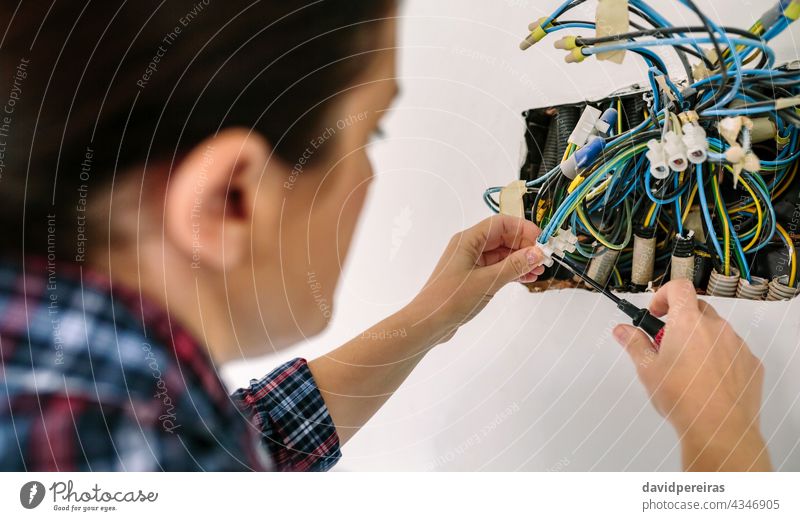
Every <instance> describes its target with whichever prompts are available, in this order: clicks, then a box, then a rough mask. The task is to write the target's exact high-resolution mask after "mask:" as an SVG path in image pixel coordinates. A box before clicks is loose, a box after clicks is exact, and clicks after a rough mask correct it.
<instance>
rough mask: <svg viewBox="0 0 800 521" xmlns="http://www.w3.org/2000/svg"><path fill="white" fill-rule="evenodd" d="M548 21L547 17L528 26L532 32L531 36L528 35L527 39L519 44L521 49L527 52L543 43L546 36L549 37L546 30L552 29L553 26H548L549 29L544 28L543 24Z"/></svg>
mask: <svg viewBox="0 0 800 521" xmlns="http://www.w3.org/2000/svg"><path fill="white" fill-rule="evenodd" d="M545 21H547V18H546V17H543V18H539V19H538V20H537V21H535V22H533V23H532V24H530V25H529V26H528V29H529V30H530V31H531V34H529V35H528V37H527V38H525V39H524V40H522V42H520V44H519V48H520V49H522V50H523V51H527V50H528V49H530V48H531V47H533V46H534V45H536V44H537V43H539V42H541V41H542V40H543V39H544V37H545V36H547V31H546V29H547V28H549V27H552V24H548V25H547V27H542V23H544V22H545Z"/></svg>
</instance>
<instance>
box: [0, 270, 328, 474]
mask: <svg viewBox="0 0 800 521" xmlns="http://www.w3.org/2000/svg"><path fill="white" fill-rule="evenodd" d="M112 295H113V296H112ZM0 361H2V373H0V470H2V471H21V470H29V471H76V470H79V471H80V470H92V471H114V470H124V471H151V470H169V471H192V470H206V471H226V470H274V469H277V470H289V471H305V470H309V471H314V470H327V469H329V468H331V467H332V466H333V465H334V464H335V463H336V462H337V461H338V459H339V458H340V457H341V453H340V451H339V438H338V437H337V435H336V430H335V428H334V426H333V422H332V421H331V418H330V416H329V414H328V410H327V408H326V407H325V403H324V402H323V399H322V396H321V395H320V393H319V390H318V389H317V386H316V384H315V383H314V379H313V377H312V375H311V372H310V371H309V369H308V366H307V364H306V362H305V360H300V359H298V360H294V361H292V362H289V363H287V364H285V365H284V366H282V367H279V368H278V369H276V370H275V371H273V372H272V373H271V374H269V375H267V376H266V377H264V378H262V379H260V380H252V381H251V382H250V386H249V387H246V388H244V389H240V390H238V391H236V392H235V393H233V395H228V393H227V391H226V390H225V387H224V386H223V384H222V382H221V381H220V379H219V377H218V375H217V372H216V370H215V368H214V365H213V363H212V361H211V358H210V357H209V355H208V353H207V351H206V350H205V348H204V347H203V346H202V345H201V344H200V343H199V342H197V341H196V340H195V339H194V338H192V336H191V335H189V334H188V333H187V332H186V330H184V329H182V328H181V327H180V326H179V325H178V324H177V323H175V322H174V321H173V320H171V319H170V316H169V315H168V314H167V313H166V312H165V311H164V310H163V309H162V308H160V307H159V306H157V305H154V304H153V303H152V302H148V301H146V300H145V299H144V298H143V297H142V296H141V295H140V294H139V293H138V292H134V291H131V290H128V289H125V288H122V287H120V286H119V285H117V284H113V285H112V283H111V282H110V281H109V280H107V279H105V278H103V277H102V276H100V275H98V274H97V273H94V272H90V271H89V270H86V269H82V268H81V267H80V266H74V265H68V266H64V265H61V264H59V265H58V269H57V270H56V267H55V266H51V265H48V262H47V260H45V259H34V260H28V261H26V268H25V272H24V275H23V274H22V272H21V270H20V269H19V268H15V267H13V266H12V265H11V264H7V263H0Z"/></svg>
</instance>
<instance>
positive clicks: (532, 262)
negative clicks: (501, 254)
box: [483, 246, 544, 291]
mask: <svg viewBox="0 0 800 521" xmlns="http://www.w3.org/2000/svg"><path fill="white" fill-rule="evenodd" d="M542 260H544V256H543V255H542V252H541V251H539V248H537V247H535V246H534V247H531V248H525V249H522V250H517V251H515V252H514V253H512V254H511V255H509V256H508V257H506V258H505V259H503V260H502V261H500V262H498V263H496V264H493V265H491V266H487V267H486V268H484V270H483V271H484V273H485V276H486V277H488V278H489V286H490V287H491V289H492V291H499V290H500V289H501V288H502V287H503V286H505V285H506V284H508V283H509V282H514V281H515V280H517V279H518V278H520V277H523V276H525V275H527V274H528V273H530V272H531V271H533V268H535V267H537V266H540V265H541V264H542Z"/></svg>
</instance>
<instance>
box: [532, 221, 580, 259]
mask: <svg viewBox="0 0 800 521" xmlns="http://www.w3.org/2000/svg"><path fill="white" fill-rule="evenodd" d="M577 244H578V237H577V236H576V235H575V234H574V233H572V228H567V229H566V230H563V229H562V230H559V231H558V233H557V234H556V235H554V236H552V237H550V239H549V240H548V241H547V242H546V243H545V244H540V245H539V249H540V250H541V252H542V256H543V257H544V262H542V264H543V265H544V266H547V267H548V268H552V267H553V264H554V263H555V261H553V256H554V255H555V256H557V257H563V256H564V255H565V254H567V253H573V252H574V251H575V250H576V249H577V246H576V245H577Z"/></svg>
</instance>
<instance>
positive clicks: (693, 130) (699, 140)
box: [683, 123, 708, 165]
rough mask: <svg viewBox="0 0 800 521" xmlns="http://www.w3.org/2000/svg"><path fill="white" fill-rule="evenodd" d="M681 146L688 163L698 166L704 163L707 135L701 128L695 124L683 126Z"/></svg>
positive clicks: (706, 150) (706, 153)
mask: <svg viewBox="0 0 800 521" xmlns="http://www.w3.org/2000/svg"><path fill="white" fill-rule="evenodd" d="M683 144H684V146H685V147H686V154H687V156H688V158H689V162H690V163H692V164H695V165H699V164H702V163H705V162H706V160H707V159H708V135H707V134H706V131H705V129H704V128H703V127H701V126H700V125H698V124H696V123H686V124H685V125H684V126H683Z"/></svg>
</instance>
